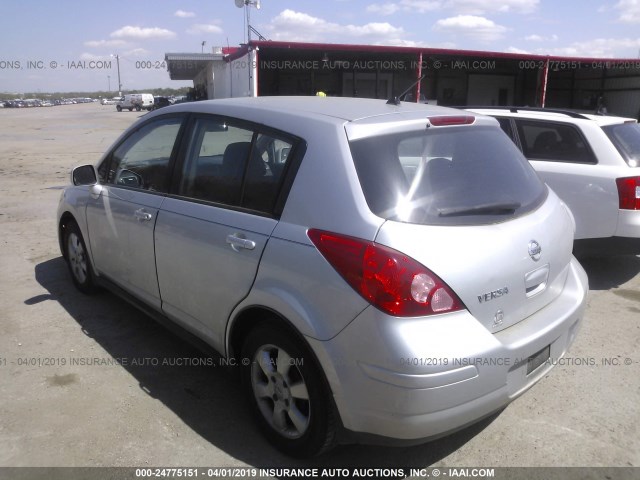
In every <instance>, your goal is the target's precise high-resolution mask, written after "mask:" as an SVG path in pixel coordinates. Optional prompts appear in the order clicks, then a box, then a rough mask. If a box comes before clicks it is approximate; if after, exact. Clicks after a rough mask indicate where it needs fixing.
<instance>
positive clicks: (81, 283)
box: [63, 221, 96, 294]
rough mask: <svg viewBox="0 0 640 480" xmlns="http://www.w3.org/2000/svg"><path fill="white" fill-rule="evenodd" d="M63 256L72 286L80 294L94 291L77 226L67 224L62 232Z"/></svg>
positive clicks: (88, 264) (87, 254)
mask: <svg viewBox="0 0 640 480" xmlns="http://www.w3.org/2000/svg"><path fill="white" fill-rule="evenodd" d="M63 242H64V243H63V245H64V256H65V260H66V262H67V266H68V267H69V272H70V273H71V279H72V280H73V284H74V285H75V286H76V288H77V289H78V290H80V291H81V292H82V293H86V294H90V293H93V292H95V291H96V284H95V281H94V277H93V271H92V269H91V261H90V260H89V252H88V250H87V245H86V244H85V243H84V238H83V237H82V233H81V232H80V228H79V227H78V224H77V223H76V222H74V221H72V222H69V223H68V224H67V225H66V227H65V230H64V238H63Z"/></svg>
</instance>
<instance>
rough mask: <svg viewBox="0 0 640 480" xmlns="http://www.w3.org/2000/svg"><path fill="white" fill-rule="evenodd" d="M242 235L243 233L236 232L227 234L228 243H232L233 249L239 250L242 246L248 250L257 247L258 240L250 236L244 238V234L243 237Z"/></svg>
mask: <svg viewBox="0 0 640 480" xmlns="http://www.w3.org/2000/svg"><path fill="white" fill-rule="evenodd" d="M240 235H242V234H241V233H240V234H238V233H234V234H232V235H227V243H228V244H229V245H231V248H232V249H233V250H235V251H236V252H239V251H240V249H241V248H244V249H246V250H253V249H254V248H256V242H254V241H253V240H249V239H248V238H243V237H244V235H243V236H242V237H241V236H240Z"/></svg>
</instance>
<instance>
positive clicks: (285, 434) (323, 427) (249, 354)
mask: <svg viewBox="0 0 640 480" xmlns="http://www.w3.org/2000/svg"><path fill="white" fill-rule="evenodd" d="M242 383H243V386H244V388H245V391H246V394H247V397H248V399H249V402H250V404H251V408H252V410H253V413H254V415H255V417H256V419H257V421H258V424H259V425H260V428H261V429H262V431H263V433H264V435H265V436H266V437H267V439H268V440H269V442H270V443H271V444H273V445H274V446H275V447H276V448H277V449H279V450H280V451H282V452H283V453H285V454H287V455H290V456H292V457H298V458H305V457H312V456H315V455H319V454H321V453H323V452H325V451H327V450H329V449H330V448H331V447H332V446H333V445H334V443H335V439H336V432H337V425H338V415H337V412H336V409H335V406H334V404H333V401H332V399H331V393H330V389H329V387H328V385H327V383H326V380H325V379H324V376H323V374H322V372H321V370H320V367H319V366H318V365H317V362H316V360H315V358H314V357H313V356H312V355H311V354H310V353H309V351H308V349H307V348H305V347H304V346H303V345H302V342H301V341H300V340H299V339H296V338H295V337H294V336H293V335H292V334H290V333H288V332H287V331H286V330H284V329H282V328H280V327H277V326H275V327H274V326H272V325H268V324H262V325H259V326H258V327H256V328H254V329H253V330H252V331H251V332H250V333H249V334H248V336H247V338H246V340H245V342H244V346H243V348H242Z"/></svg>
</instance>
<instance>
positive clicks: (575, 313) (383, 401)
mask: <svg viewBox="0 0 640 480" xmlns="http://www.w3.org/2000/svg"><path fill="white" fill-rule="evenodd" d="M587 291H588V281H587V277H586V274H585V272H584V270H583V269H582V267H581V266H580V265H579V263H578V262H577V261H576V260H575V259H572V262H571V265H570V267H569V274H568V276H567V280H566V283H565V285H564V288H563V290H562V292H561V293H560V295H559V296H558V297H557V298H556V299H555V300H554V301H553V302H551V303H550V304H548V305H547V306H546V307H544V308H543V309H542V310H540V311H538V312H536V313H535V314H533V315H531V316H530V317H529V318H527V319H525V320H523V321H521V322H519V323H517V324H515V325H513V326H511V327H509V328H507V329H505V330H502V331H500V332H498V333H491V332H489V331H488V330H487V329H486V328H485V327H484V326H482V325H481V324H480V323H479V322H478V321H477V320H476V319H475V318H474V317H472V316H471V314H470V313H469V312H468V311H463V312H456V313H450V314H445V315H439V316H434V317H426V318H408V319H407V318H395V317H390V316H388V315H385V314H383V313H382V312H380V311H378V310H376V309H374V308H372V307H369V308H367V309H365V311H364V312H362V313H361V314H360V315H359V316H358V317H357V318H356V319H355V320H354V321H353V322H352V323H351V324H350V325H349V326H347V327H346V328H345V329H344V330H343V331H342V332H341V333H340V334H338V335H337V336H336V337H334V338H333V339H332V340H329V341H324V342H323V341H316V340H310V344H311V346H312V347H313V349H314V351H315V352H316V355H317V357H318V359H319V361H320V362H321V364H322V366H323V369H324V371H325V373H326V375H327V379H328V381H329V384H330V385H331V387H332V391H333V394H334V398H335V402H336V405H337V408H338V410H339V412H340V415H341V419H342V423H343V425H344V427H345V428H346V429H347V430H349V431H352V432H355V433H358V434H363V435H368V436H371V435H373V436H377V437H386V438H389V439H396V440H400V441H409V442H410V441H415V440H419V439H429V438H433V437H438V436H442V435H444V434H446V433H449V432H452V431H454V430H458V429H460V428H462V427H464V426H466V425H469V424H471V423H474V422H475V421H478V420H480V419H482V418H484V417H486V416H487V415H490V414H491V413H493V412H495V411H497V410H499V409H500V408H502V407H504V406H505V405H507V404H508V403H509V402H510V401H512V400H513V399H515V398H516V397H517V396H519V395H520V394H522V393H523V392H525V391H526V390H527V389H528V388H530V387H531V386H532V385H533V384H535V383H536V382H537V381H538V380H540V379H541V378H542V377H543V376H544V375H545V374H546V373H547V372H548V371H549V370H550V369H551V368H553V366H554V365H555V364H557V362H556V361H555V360H556V359H559V358H561V357H562V356H563V355H564V354H565V353H566V351H567V349H568V348H569V346H570V345H571V344H572V342H573V341H574V339H575V337H576V334H577V331H578V329H579V326H580V323H581V319H582V317H583V313H584V308H585V305H586V296H587ZM547 348H548V351H549V355H550V357H549V360H548V361H546V362H544V363H542V364H541V365H540V366H539V367H537V368H536V369H534V370H533V371H532V372H530V373H529V374H528V373H527V367H528V359H529V358H530V357H532V356H534V355H535V354H536V353H538V352H540V351H545V352H546V349H547Z"/></svg>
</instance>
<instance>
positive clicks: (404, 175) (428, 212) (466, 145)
mask: <svg viewBox="0 0 640 480" xmlns="http://www.w3.org/2000/svg"><path fill="white" fill-rule="evenodd" d="M350 145H351V152H352V155H353V159H354V162H355V166H356V170H357V172H358V177H359V179H360V184H361V186H362V190H363V192H364V195H365V197H366V200H367V203H368V205H369V208H370V209H371V211H372V212H373V213H375V214H376V215H378V216H380V217H382V218H385V219H387V220H396V221H401V222H407V223H418V224H425V225H476V224H487V223H497V222H502V221H505V220H509V219H511V218H513V217H514V216H520V215H523V214H524V213H526V212H529V211H531V210H533V209H535V208H537V207H538V206H539V205H540V204H541V203H542V202H543V201H544V199H545V198H546V194H547V189H546V187H545V186H544V184H543V183H542V182H541V181H540V179H539V178H538V176H537V175H536V173H535V172H534V170H533V169H532V168H531V166H530V165H529V163H528V162H527V161H526V159H525V158H524V157H523V156H522V153H520V151H519V150H518V149H517V148H516V146H515V145H514V144H513V142H512V141H511V140H510V139H509V138H508V137H507V136H506V135H505V134H504V133H503V132H502V131H501V130H500V129H499V128H498V127H445V128H430V129H426V128H425V129H424V130H420V131H411V132H403V133H394V134H390V135H381V136H376V137H368V138H363V139H358V140H354V141H352V142H351V143H350Z"/></svg>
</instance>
